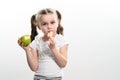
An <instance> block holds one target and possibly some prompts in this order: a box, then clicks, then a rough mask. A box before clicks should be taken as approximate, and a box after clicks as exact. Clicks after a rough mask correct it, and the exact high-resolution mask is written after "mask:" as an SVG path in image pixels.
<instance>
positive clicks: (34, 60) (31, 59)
mask: <svg viewBox="0 0 120 80" xmlns="http://www.w3.org/2000/svg"><path fill="white" fill-rule="evenodd" d="M18 44H19V46H20V47H21V48H23V49H24V50H25V52H26V58H27V62H28V65H29V67H30V69H31V70H32V71H34V72H35V71H36V70H37V69H38V54H37V51H36V50H34V49H32V48H30V46H26V47H25V46H22V45H21V41H20V39H18Z"/></svg>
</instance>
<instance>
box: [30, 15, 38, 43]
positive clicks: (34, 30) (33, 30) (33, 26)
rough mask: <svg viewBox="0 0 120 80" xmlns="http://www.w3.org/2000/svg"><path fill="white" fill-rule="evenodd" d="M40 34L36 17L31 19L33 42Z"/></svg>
mask: <svg viewBox="0 0 120 80" xmlns="http://www.w3.org/2000/svg"><path fill="white" fill-rule="evenodd" d="M37 34H38V32H37V25H36V15H33V16H32V17H31V41H33V40H34V39H35V36H36V35H37Z"/></svg>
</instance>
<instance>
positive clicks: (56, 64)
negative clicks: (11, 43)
mask: <svg viewBox="0 0 120 80" xmlns="http://www.w3.org/2000/svg"><path fill="white" fill-rule="evenodd" d="M36 22H37V27H38V28H39V29H40V30H41V31H42V32H43V36H39V35H37V36H35V38H33V39H34V40H33V41H32V42H31V43H30V45H28V46H27V47H24V46H23V45H21V41H20V39H19V40H18V44H19V45H20V46H21V47H22V48H23V49H24V50H25V52H26V57H27V61H28V65H29V67H30V69H31V70H32V71H34V72H35V75H34V80H62V71H63V68H64V67H65V66H66V64H67V52H68V42H67V41H66V39H65V37H64V36H63V27H62V26H61V24H60V22H61V14H60V13H59V12H58V11H56V10H54V9H50V8H46V9H43V10H40V11H39V12H38V13H37V15H36ZM48 34H49V36H48ZM32 35H34V33H32ZM32 35H31V36H32Z"/></svg>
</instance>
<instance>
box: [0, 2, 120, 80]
mask: <svg viewBox="0 0 120 80" xmlns="http://www.w3.org/2000/svg"><path fill="white" fill-rule="evenodd" d="M48 7H50V8H54V9H57V10H59V11H60V12H61V14H62V17H63V19H62V25H63V26H64V29H65V31H64V32H65V36H66V37H67V39H68V41H69V44H70V45H69V51H68V64H67V66H66V68H65V69H64V79H63V80H120V2H119V0H1V1H0V80H8V79H9V80H33V79H32V78H33V75H34V73H33V72H32V71H31V70H30V69H29V67H28V64H27V60H26V55H25V53H24V50H23V49H22V48H20V47H19V46H18V44H17V39H18V37H20V36H21V35H23V34H29V33H30V17H31V15H32V14H34V13H36V12H37V11H38V10H40V9H43V8H48Z"/></svg>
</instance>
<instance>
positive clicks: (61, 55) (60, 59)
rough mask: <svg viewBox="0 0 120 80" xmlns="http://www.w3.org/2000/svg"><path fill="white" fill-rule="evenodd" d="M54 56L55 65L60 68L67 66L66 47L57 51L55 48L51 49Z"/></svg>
mask: <svg viewBox="0 0 120 80" xmlns="http://www.w3.org/2000/svg"><path fill="white" fill-rule="evenodd" d="M51 50H52V52H53V54H54V56H55V61H56V63H57V64H58V65H59V66H60V67H61V68H63V67H65V66H66V64H67V50H68V45H64V46H63V47H61V48H60V50H58V49H57V48H56V47H52V48H51Z"/></svg>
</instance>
